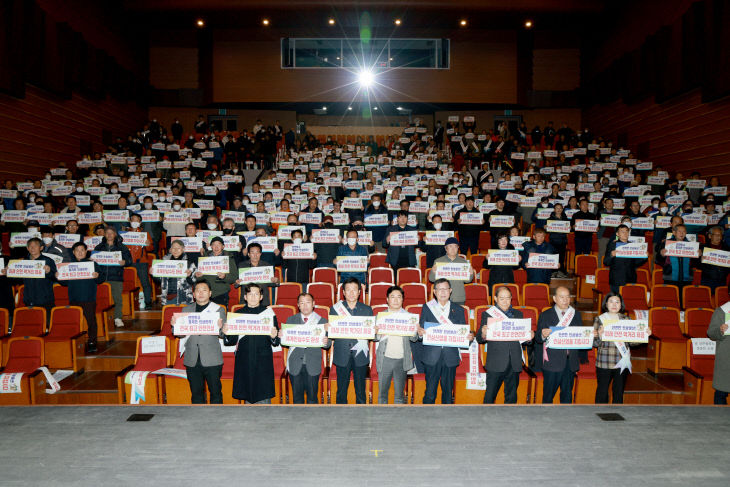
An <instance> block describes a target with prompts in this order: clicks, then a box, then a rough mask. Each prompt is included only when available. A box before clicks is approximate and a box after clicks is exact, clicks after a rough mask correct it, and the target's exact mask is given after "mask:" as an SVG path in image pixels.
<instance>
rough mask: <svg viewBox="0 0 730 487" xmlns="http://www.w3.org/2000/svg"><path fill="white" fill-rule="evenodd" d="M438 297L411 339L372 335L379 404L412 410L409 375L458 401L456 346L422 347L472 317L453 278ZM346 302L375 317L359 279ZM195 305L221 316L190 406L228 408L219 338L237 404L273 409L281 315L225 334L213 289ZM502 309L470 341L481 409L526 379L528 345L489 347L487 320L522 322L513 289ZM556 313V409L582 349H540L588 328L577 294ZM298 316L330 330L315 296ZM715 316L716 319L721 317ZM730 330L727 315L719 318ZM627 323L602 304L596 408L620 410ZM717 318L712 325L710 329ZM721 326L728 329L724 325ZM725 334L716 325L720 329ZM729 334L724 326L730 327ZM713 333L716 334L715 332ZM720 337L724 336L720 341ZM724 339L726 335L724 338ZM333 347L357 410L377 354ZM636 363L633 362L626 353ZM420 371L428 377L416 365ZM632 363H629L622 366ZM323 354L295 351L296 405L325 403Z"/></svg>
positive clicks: (399, 296)
mask: <svg viewBox="0 0 730 487" xmlns="http://www.w3.org/2000/svg"><path fill="white" fill-rule="evenodd" d="M433 292H434V296H435V299H433V300H432V301H430V302H428V303H427V304H425V305H424V306H423V308H422V311H421V317H420V322H419V326H418V328H417V331H416V333H415V334H414V335H413V336H410V337H409V336H396V335H382V334H379V333H378V330H377V327H376V329H375V340H374V341H375V342H376V343H377V348H376V352H375V354H376V366H377V372H378V377H379V395H378V402H379V403H381V404H387V402H388V396H389V392H390V388H391V383H392V384H393V391H394V403H396V404H403V403H405V395H404V390H405V385H406V378H407V374H408V373H409V372H416V371H418V372H422V373H424V374H425V379H426V388H425V394H424V397H423V403H424V404H433V403H434V402H435V401H436V396H437V394H438V388H439V385H440V386H441V402H442V403H443V404H451V403H453V388H454V382H455V379H456V368H457V367H458V365H459V363H460V361H461V353H460V351H459V349H458V348H453V347H438V346H430V345H423V343H422V339H423V335H424V334H425V329H424V325H425V324H426V323H442V324H443V323H453V324H466V321H467V316H466V313H465V309H464V308H463V307H462V306H460V305H458V304H455V303H453V302H452V301H451V299H450V298H451V293H452V289H451V285H450V283H449V281H448V280H446V279H437V280H436V281H435V282H434V287H433ZM343 294H344V297H345V299H344V300H342V301H338V302H337V303H335V305H334V306H332V307H331V309H330V310H329V314H330V315H351V316H373V311H372V309H371V308H370V307H369V306H367V305H365V304H363V303H362V302H361V301H360V299H359V298H360V296H361V283H360V282H359V281H358V280H357V279H356V278H350V279H348V280H346V281H345V283H344V285H343ZM193 295H194V298H195V302H194V303H193V304H190V305H187V306H186V307H185V308H184V309H183V312H186V313H216V314H218V315H219V321H218V323H219V327H220V334H219V336H214V335H190V336H188V337H187V339H186V341H185V344H184V350H185V357H184V365H185V367H186V371H187V377H188V381H189V384H190V391H191V394H192V402H193V404H203V403H205V402H206V398H205V384H206V383H207V386H208V390H209V391H210V402H211V403H212V404H219V403H222V401H223V397H222V394H221V382H220V379H221V373H222V366H223V355H222V351H221V347H220V342H219V338H220V339H222V340H223V343H224V344H225V345H227V346H234V345H235V346H236V355H235V369H234V378H233V397H234V398H235V399H240V400H243V401H246V402H248V403H254V404H268V403H271V398H272V397H274V396H275V389H274V366H273V351H272V347H277V346H279V345H280V340H281V335H282V332H281V330H280V327H279V324H278V322H277V320H276V317H275V316H274V320H273V326H272V328H271V334H270V335H267V336H259V335H250V336H248V335H247V336H239V335H228V334H227V331H228V329H227V325H226V324H225V318H226V312H225V308H224V307H222V306H220V305H218V304H215V303H213V302H212V301H211V300H210V298H211V289H210V285H209V284H208V283H206V282H205V281H200V282H198V283H196V284H195V288H194V292H193ZM495 297H496V301H495V306H493V307H491V308H490V309H488V310H487V311H486V312H485V313H483V315H482V319H481V323H480V326H479V328H478V332H477V333H476V335H473V334H469V337H468V338H469V341H471V340H472V339H473V338H476V340H477V342H479V343H484V344H486V346H487V361H486V364H485V369H486V371H487V388H486V392H485V395H484V403H485V404H491V403H494V401H495V399H496V396H497V394H498V392H499V390H500V389H501V387H502V385H504V396H505V403H506V404H514V403H516V402H517V388H518V385H519V376H520V373H521V372H522V370H523V369H522V362H523V349H522V346H523V344H527V345H532V343H530V342H526V343H520V342H519V341H489V340H487V329H488V328H489V326H490V324H491V323H490V321H489V318H491V317H499V316H501V317H503V318H504V317H506V318H508V319H520V318H522V313H521V312H520V311H519V310H517V309H514V308H513V307H512V294H511V292H510V290H509V288H507V287H499V288H498V289H497V291H496V295H495ZM244 299H245V301H246V304H245V306H244V307H243V308H242V309H239V310H238V313H244V314H260V313H262V312H264V311H266V310H267V309H268V307H267V306H263V305H262V304H261V302H262V300H263V293H262V291H261V287H260V286H259V285H257V284H249V285H247V286H246V287H245V291H244ZM403 299H404V294H403V290H402V289H401V288H400V287H399V286H391V287H390V288H389V289H388V290H387V307H388V309H387V311H388V312H391V313H401V312H405V310H404V309H403ZM553 300H554V303H555V306H553V307H552V308H550V309H548V310H545V311H544V312H543V313H541V314H540V316H539V319H538V323H537V332H536V333H533V334H532V338H533V340H531V341H534V345H536V347H535V355H536V357H535V358H536V362H537V363H538V364H539V366H540V368H541V372H542V374H543V379H544V385H543V397H542V402H543V403H552V402H553V398H554V397H555V395H556V394H557V393H558V391H559V393H560V402H561V403H570V402H572V390H573V381H574V378H575V373H576V372H577V371H578V369H579V367H580V363H579V357H578V351H577V350H561V349H553V348H548V349H547V350H545V351H543V350H542V346H543V345H544V343H545V342H546V341H547V338H548V336H549V335H550V333H551V332H552V331H551V330H552V329H553V328H554V327H564V326H583V321H582V317H581V314H580V312H579V311H577V310H576V309H575V308H573V307H572V306H571V298H570V292H569V291H568V289H566V288H564V287H559V288H557V289H556V290H555V294H554V296H553ZM297 305H298V308H299V313H297V314H295V315H293V316H292V317H290V318H289V319H288V320H287V324H290V325H302V324H316V323H323V324H324V327H325V330H327V329H328V327H329V325H328V324H326V323H325V322H326V321H327V320H326V319H324V318H322V317H321V316H320V315H319V314H318V313H316V312H315V311H314V306H315V303H314V299H313V297H312V296H311V295H310V294H308V293H302V294H301V295H299V297H298V299H297ZM716 314H717V313H716ZM722 314H723V316H722V317H721V318H723V323H724V317H725V315H724V312H723V313H722ZM621 319H627V315H626V313H625V309H624V304H623V300H622V298H621V296H620V295H619V294H616V293H613V292H612V293H609V294H608V295H607V296H606V298H605V299H604V302H603V307H602V313H601V314H600V315H599V316H597V317H596V318H595V320H594V347H596V348H597V352H596V376H597V389H596V398H595V399H596V403H607V402H608V390H609V387H611V389H612V402H613V403H614V404H617V403H621V402H623V391H624V384H625V381H626V377H627V375H628V372H629V371H628V370H627V368H626V367H619V366H618V365H619V362H620V361H621V359H622V357H624V356H625V355H626V354H629V352H628V347H630V346H631V345H633V344H630V343H629V344H624V343H616V342H604V341H602V340H601V336H602V332H603V326H604V325H608V324H610V323H613V322H616V321H618V320H621ZM715 321H718V322H719V321H720V319H719V318H718V319H713V322H715ZM720 326H722V325H720ZM720 326H717V327H716V328H718V330H720V329H721V328H720ZM725 326H726V325H725ZM711 328H712V327H711ZM718 336H720V335H718ZM721 338H724V335H722V336H721ZM330 347H333V351H332V361H333V364H334V365H335V368H336V379H337V395H336V402H337V403H338V404H346V403H347V392H348V389H349V383H350V376H351V375H352V376H353V379H354V389H355V397H356V402H357V403H358V404H364V403H365V402H366V393H365V378H366V374H367V370H368V366H369V364H370V362H371V357H370V356H369V354H370V347H369V343H368V341H367V340H356V339H327V340H326V341H325V343H324V345H323V347H322V348H325V349H329V348H330ZM629 357H630V354H629ZM419 364H420V365H421V366H422V369H421V368H420V367H418V369H417V366H418V365H419ZM624 364H626V361H624ZM322 366H323V364H322V351H321V348H313V347H292V348H290V349H289V350H288V355H287V370H288V373H289V377H290V381H291V385H292V391H293V402H294V403H295V404H301V403H305V402H306V403H308V404H316V403H318V398H319V395H320V390H319V386H320V377H321V373H322Z"/></svg>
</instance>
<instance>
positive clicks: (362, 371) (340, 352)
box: [330, 277, 373, 404]
mask: <svg viewBox="0 0 730 487" xmlns="http://www.w3.org/2000/svg"><path fill="white" fill-rule="evenodd" d="M360 286H361V285H360V281H359V280H358V279H357V278H355V277H350V278H348V279H346V280H345V282H344V284H342V291H343V294H344V295H345V299H344V300H342V301H338V302H337V303H335V304H334V306H332V307H331V308H330V315H334V316H373V309H372V308H371V307H370V306H368V305H366V304H364V303H361V302H360V301H359V300H358V298H359V297H360ZM332 341H334V345H333V347H334V348H333V349H332V362H333V363H334V364H335V366H337V404H347V390H348V388H349V387H350V373H352V375H353V379H354V380H355V402H356V403H357V404H365V402H366V399H367V397H366V395H365V379H366V377H367V374H368V366H369V365H370V356H369V353H370V343H369V342H368V341H367V340H355V339H336V340H332Z"/></svg>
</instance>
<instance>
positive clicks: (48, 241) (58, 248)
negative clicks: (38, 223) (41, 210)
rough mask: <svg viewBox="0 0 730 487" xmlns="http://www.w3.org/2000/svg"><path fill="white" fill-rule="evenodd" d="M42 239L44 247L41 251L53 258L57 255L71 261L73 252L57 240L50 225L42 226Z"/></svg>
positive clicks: (62, 259)
mask: <svg viewBox="0 0 730 487" xmlns="http://www.w3.org/2000/svg"><path fill="white" fill-rule="evenodd" d="M40 231H41V240H42V241H43V249H42V250H41V252H42V253H43V254H45V255H47V256H49V257H51V258H52V259H53V258H54V257H53V256H56V257H58V258H60V259H61V261H62V262H69V260H70V259H71V252H69V250H68V249H67V248H66V247H64V246H63V245H61V244H59V243H58V242H56V239H55V238H54V236H53V228H51V227H50V226H47V225H45V226H42V227H41V230H40Z"/></svg>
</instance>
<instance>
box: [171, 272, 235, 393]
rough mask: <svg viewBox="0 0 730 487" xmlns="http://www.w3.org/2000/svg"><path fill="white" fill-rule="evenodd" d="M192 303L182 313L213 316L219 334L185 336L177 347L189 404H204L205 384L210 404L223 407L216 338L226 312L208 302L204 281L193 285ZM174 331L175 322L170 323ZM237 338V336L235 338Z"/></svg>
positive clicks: (208, 297)
mask: <svg viewBox="0 0 730 487" xmlns="http://www.w3.org/2000/svg"><path fill="white" fill-rule="evenodd" d="M193 295H194V296H195V302H194V303H192V304H188V305H187V306H185V307H184V308H183V310H182V312H183V313H213V314H217V315H218V316H219V320H218V326H219V327H220V328H221V331H220V333H219V335H188V336H187V338H184V339H183V340H184V342H183V341H181V342H180V346H183V347H184V350H185V356H184V358H183V364H184V365H185V371H186V372H187V377H188V384H189V385H190V395H191V398H190V400H191V402H192V403H193V404H205V402H206V401H205V385H206V384H207V385H208V391H209V392H210V403H211V404H223V393H222V386H221V374H222V373H223V352H222V351H221V346H220V342H219V338H223V336H224V335H223V333H224V332H225V331H224V325H223V322H224V321H225V319H226V309H225V308H224V307H223V306H220V305H218V304H216V303H214V302H212V301H211V300H210V296H211V290H210V284H208V282H206V281H199V282H196V283H195V289H194V291H193ZM172 326H173V332H174V327H175V323H174V322H173V323H172ZM236 338H238V337H236Z"/></svg>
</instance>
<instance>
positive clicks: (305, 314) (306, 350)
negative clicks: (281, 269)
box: [286, 293, 325, 404]
mask: <svg viewBox="0 0 730 487" xmlns="http://www.w3.org/2000/svg"><path fill="white" fill-rule="evenodd" d="M297 306H298V307H299V313H297V314H295V315H294V316H292V317H291V318H289V319H288V320H286V322H287V323H288V324H295V325H304V324H307V325H311V324H317V323H323V322H324V321H325V320H323V319H322V317H320V316H319V314H317V313H315V312H314V298H313V297H312V295H311V294H309V293H302V294H300V295H299V298H298V299H297ZM286 368H287V370H288V371H289V379H290V380H291V388H292V396H293V397H292V400H293V401H294V404H304V393H305V392H306V394H307V404H317V397H318V396H319V392H318V389H319V376H320V374H321V373H322V349H321V348H317V347H297V348H290V349H289V355H288V356H287V362H286Z"/></svg>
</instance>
